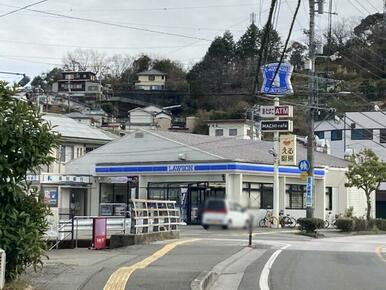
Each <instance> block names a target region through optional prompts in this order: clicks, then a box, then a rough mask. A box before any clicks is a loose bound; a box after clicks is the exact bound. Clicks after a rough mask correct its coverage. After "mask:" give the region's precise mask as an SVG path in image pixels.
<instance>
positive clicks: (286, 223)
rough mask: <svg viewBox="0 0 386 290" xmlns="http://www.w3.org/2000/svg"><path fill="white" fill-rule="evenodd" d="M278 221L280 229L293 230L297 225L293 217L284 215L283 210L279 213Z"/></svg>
mask: <svg viewBox="0 0 386 290" xmlns="http://www.w3.org/2000/svg"><path fill="white" fill-rule="evenodd" d="M279 221H280V225H281V227H282V228H284V227H289V228H294V227H295V226H296V224H297V221H296V219H295V218H294V217H291V216H290V215H289V214H286V215H284V210H281V211H280V212H279Z"/></svg>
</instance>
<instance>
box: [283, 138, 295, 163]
mask: <svg viewBox="0 0 386 290" xmlns="http://www.w3.org/2000/svg"><path fill="white" fill-rule="evenodd" d="M279 150H280V153H279V162H280V164H281V165H296V135H281V136H280V144H279Z"/></svg>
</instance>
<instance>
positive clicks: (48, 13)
mask: <svg viewBox="0 0 386 290" xmlns="http://www.w3.org/2000/svg"><path fill="white" fill-rule="evenodd" d="M46 1H47V0H46ZM27 10H29V11H33V12H36V13H40V14H47V15H52V16H57V17H62V18H66V19H71V20H78V21H83V22H89V23H96V24H101V25H106V26H111V27H119V28H125V29H130V30H137V31H144V32H149V33H156V34H161V35H168V36H174V37H181V38H189V39H196V40H205V41H212V40H211V39H207V38H203V37H196V36H190V35H185V34H180V33H173V32H166V31H159V30H153V29H147V28H140V27H134V26H129V25H125V24H118V23H112V22H107V21H103V20H97V19H92V18H83V17H77V16H70V15H65V14H60V13H53V12H47V11H43V10H37V9H27Z"/></svg>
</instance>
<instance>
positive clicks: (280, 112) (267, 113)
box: [260, 106, 293, 118]
mask: <svg viewBox="0 0 386 290" xmlns="http://www.w3.org/2000/svg"><path fill="white" fill-rule="evenodd" d="M292 116H293V107H292V106H261V107H260V117H262V118H274V117H288V118H292Z"/></svg>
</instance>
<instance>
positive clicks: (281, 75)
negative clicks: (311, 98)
mask: <svg viewBox="0 0 386 290" xmlns="http://www.w3.org/2000/svg"><path fill="white" fill-rule="evenodd" d="M278 65H279V63H270V64H266V65H264V66H262V67H261V70H262V73H263V78H264V82H263V85H262V87H261V93H263V94H266V95H277V96H284V95H290V94H292V93H293V89H292V84H291V81H290V78H291V74H292V70H293V66H292V65H290V64H289V63H282V64H280V67H279V70H278V71H277V74H276V76H275V72H276V69H277V67H278Z"/></svg>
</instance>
